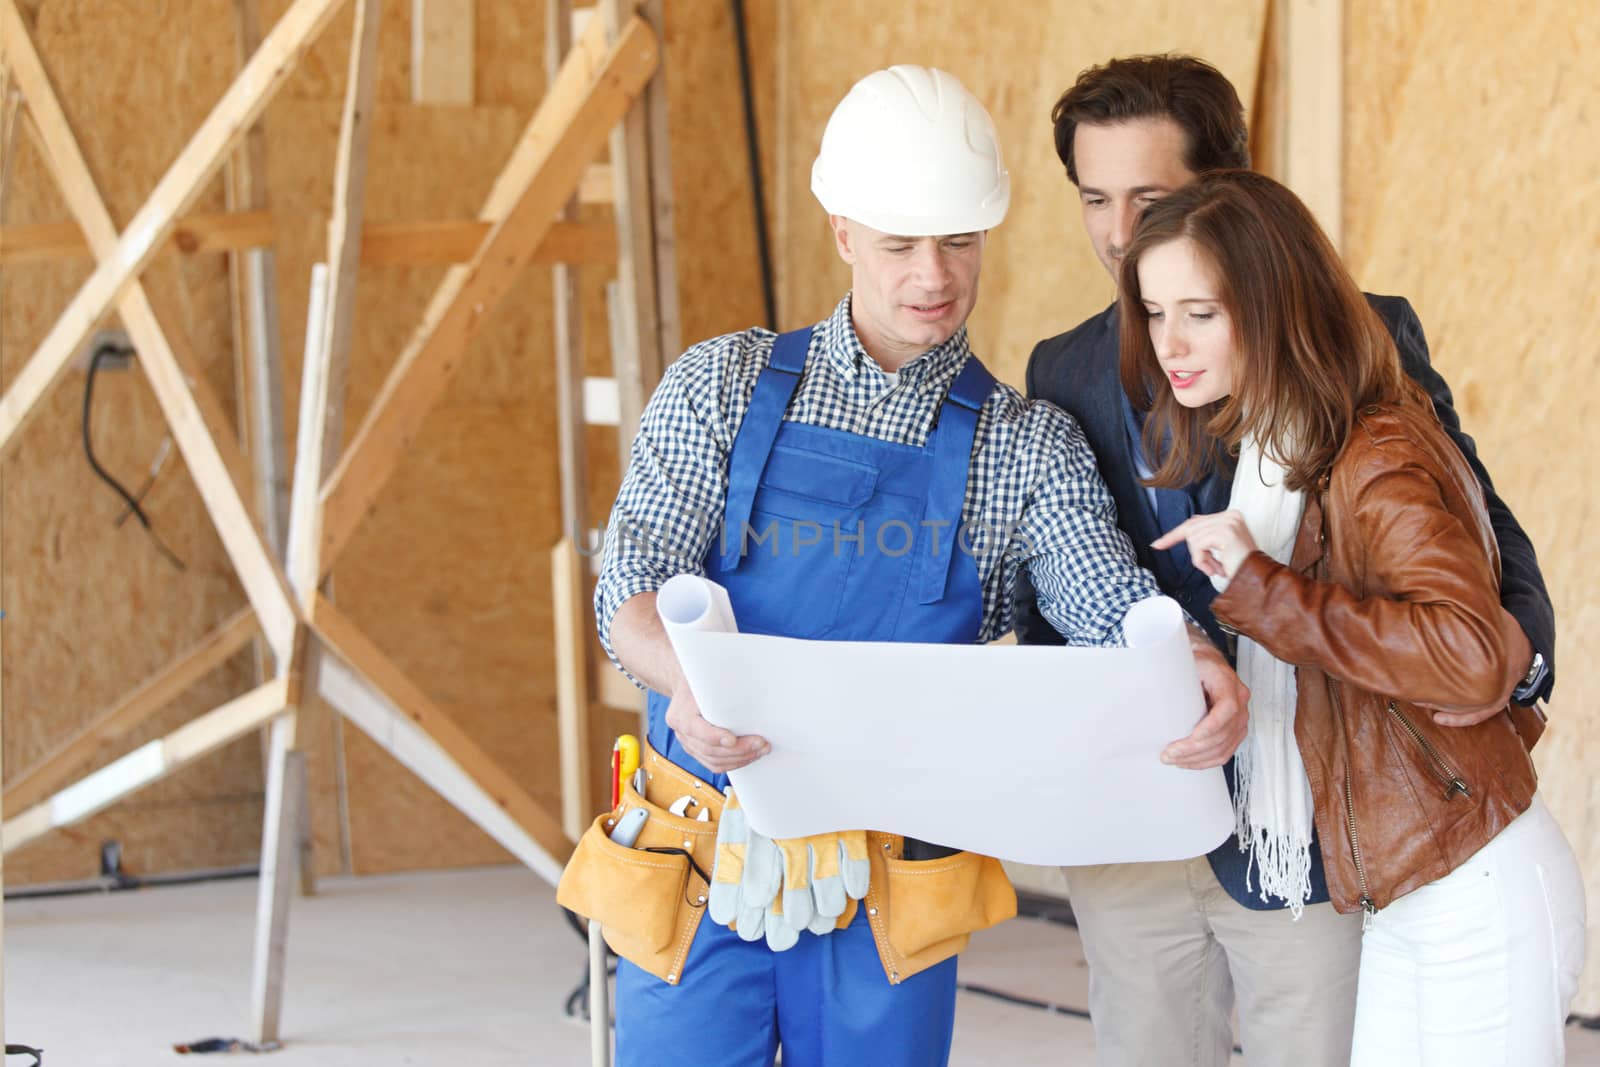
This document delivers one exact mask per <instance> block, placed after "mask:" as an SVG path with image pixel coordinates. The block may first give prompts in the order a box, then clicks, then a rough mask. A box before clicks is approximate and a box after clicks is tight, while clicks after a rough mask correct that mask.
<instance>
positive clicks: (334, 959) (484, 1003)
mask: <svg viewBox="0 0 1600 1067" xmlns="http://www.w3.org/2000/svg"><path fill="white" fill-rule="evenodd" d="M320 888H321V891H320V892H319V894H318V895H317V896H316V897H314V898H310V899H301V900H297V901H296V902H295V906H294V911H293V914H292V920H291V931H290V944H289V957H288V960H289V962H288V967H289V981H288V987H287V991H286V995H285V1005H284V1014H283V1025H284V1033H285V1035H286V1037H287V1041H286V1044H285V1047H284V1048H283V1049H282V1050H281V1051H279V1052H277V1053H275V1054H274V1055H273V1056H272V1058H271V1060H270V1062H272V1063H274V1064H282V1065H284V1067H294V1065H296V1064H304V1065H308V1067H309V1065H313V1064H314V1065H316V1067H355V1065H363V1067H365V1065H379V1064H381V1065H384V1067H389V1065H403V1064H418V1065H424V1064H427V1065H432V1064H463V1065H472V1067H500V1065H505V1067H511V1065H518V1067H522V1065H529V1064H574V1065H581V1064H585V1063H587V1062H588V1059H587V1056H588V1031H587V1029H586V1028H585V1026H584V1025H582V1024H580V1023H577V1022H574V1021H571V1020H569V1019H566V1018H565V1017H564V1016H563V1014H562V1005H563V1002H564V1001H565V999H566V997H567V994H568V993H569V992H570V991H571V990H572V988H573V986H574V985H575V984H576V983H577V981H578V980H579V979H580V977H581V975H582V973H583V970H584V966H585V950H584V946H583V943H582V942H581V941H580V940H579V938H578V936H577V935H576V934H575V933H574V932H573V930H572V929H571V928H570V927H569V926H568V925H567V924H566V922H565V921H564V919H563V918H562V917H561V915H560V913H559V912H558V911H557V909H556V906H555V903H554V894H553V892H552V890H551V889H550V888H549V887H548V886H546V885H545V884H543V883H542V882H540V881H539V880H538V879H537V878H535V877H534V876H533V875H532V874H530V873H529V872H527V871H525V870H521V869H515V868H490V869H480V870H470V871H452V872H440V873H431V874H411V875H400V876H389V877H380V878H359V879H349V878H347V879H327V880H325V881H324V882H323V883H322V885H321V887H320ZM255 892H256V886H255V883H254V882H253V881H231V882H213V883H209V884H204V885H194V886H181V887H172V888H164V889H150V890H142V891H138V892H127V893H116V894H109V895H97V896H75V897H58V898H50V899H40V900H12V901H8V902H7V903H6V906H5V970H6V974H5V979H6V981H5V995H6V1012H5V1021H6V1039H7V1040H9V1041H12V1042H21V1043H23V1044H28V1045H34V1046H38V1047H41V1048H43V1049H44V1050H45V1054H46V1055H45V1061H44V1062H45V1064H46V1065H47V1067H77V1065H80V1064H81V1065H91V1067H144V1065H147V1064H170V1063H174V1062H175V1061H176V1056H175V1054H174V1052H173V1051H172V1045H173V1044H174V1043H176V1042H183V1041H194V1040H198V1039H201V1038H205V1037H213V1036H220V1037H235V1036H243V1035H244V1034H245V1033H246V1031H247V1029H248V1020H249V1017H250V979H249V970H250V951H251V949H250V946H251V938H252V936H253V929H252V927H253V922H254V918H253V917H254V913H255ZM961 979H962V981H963V983H967V984H972V985H979V986H985V987H990V988H993V989H997V990H1000V991H1003V992H1006V993H1010V994H1012V995H1015V996H1019V997H1023V998H1028V999H1031V1000H1036V1001H1046V1002H1051V1003H1055V1004H1059V1005H1063V1006H1067V1007H1072V1008H1082V1007H1084V1006H1085V1005H1086V1003H1087V995H1086V986H1087V975H1086V969H1085V966H1084V963H1083V956H1082V954H1081V952H1080V951H1079V947H1078V941H1077V935H1076V932H1075V931H1074V930H1072V929H1071V928H1070V927H1066V926H1063V925H1060V924H1057V923H1050V922H1045V921H1043V920H1036V919H1019V920H1016V921H1013V922H1011V923H1007V924H1006V925H1004V926H1002V927H1000V928H998V929H996V930H991V931H986V932H985V933H983V934H980V935H979V936H978V937H976V938H975V939H974V942H973V946H972V948H971V949H970V950H969V951H968V952H967V954H966V955H964V956H963V957H962V963H961ZM1568 1034H1569V1037H1568V1056H1569V1058H1568V1062H1569V1063H1572V1064H1600V1033H1597V1032H1594V1031H1579V1030H1577V1029H1569V1031H1568ZM1093 1049H1094V1040H1093V1032H1092V1030H1091V1029H1090V1026H1089V1023H1088V1021H1087V1020H1086V1019H1082V1018H1078V1017H1076V1016H1073V1015H1071V1014H1062V1013H1051V1012H1047V1011H1043V1010H1040V1009H1038V1008H1033V1007H1025V1006H1021V1005H1016V1004H1011V1003H1007V1002H1005V1001H1003V1000H1000V999H996V998H993V997H989V996H984V995H980V994H978V993H975V992H963V993H961V994H960V998H959V1001H958V1013H957V1022H956V1035H955V1050H954V1054H953V1056H952V1063H954V1064H958V1065H973V1067H976V1065H992V1064H1006V1065H1014V1067H1031V1065H1035V1064H1037V1065H1045V1064H1048V1065H1050V1067H1077V1065H1088V1064H1090V1063H1092V1061H1093ZM1234 1060H1235V1062H1236V1063H1238V1062H1242V1061H1241V1059H1240V1057H1237V1056H1235V1057H1234ZM16 1062H21V1061H20V1059H19V1060H17V1061H16ZM179 1062H190V1061H179ZM198 1062H201V1063H204V1062H207V1061H205V1060H201V1061H198ZM708 1067H714V1065H708Z"/></svg>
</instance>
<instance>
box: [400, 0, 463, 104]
mask: <svg viewBox="0 0 1600 1067" xmlns="http://www.w3.org/2000/svg"><path fill="white" fill-rule="evenodd" d="M472 4H473V0H411V102H412V103H414V104H455V105H458V106H466V105H469V104H471V103H472V92H473V85H472V81H473V66H472V60H473V50H474V47H475V45H474V41H475V38H476V33H475V21H476V19H475V16H474V13H473V9H472Z"/></svg>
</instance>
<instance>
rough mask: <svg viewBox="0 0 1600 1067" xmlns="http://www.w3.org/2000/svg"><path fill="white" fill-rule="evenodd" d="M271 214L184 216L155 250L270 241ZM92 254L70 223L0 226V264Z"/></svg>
mask: <svg viewBox="0 0 1600 1067" xmlns="http://www.w3.org/2000/svg"><path fill="white" fill-rule="evenodd" d="M274 236H275V235H274V233H273V228H272V214H271V213H270V212H267V211H237V212H222V213H220V214H208V215H189V216H187V217H185V218H183V219H182V220H180V221H179V222H178V223H177V224H176V225H175V226H174V227H173V229H172V235H171V236H170V237H168V238H167V241H166V243H165V244H164V245H162V246H161V251H160V253H158V254H160V255H182V256H202V255H208V254H210V253H214V252H236V251H239V250H240V249H246V248H258V247H261V246H263V245H270V244H272V242H273V239H274ZM92 255H93V253H92V252H91V251H90V250H89V242H88V241H86V240H85V239H84V236H83V231H82V230H80V229H79V228H78V224H77V223H75V222H41V223H36V224H34V225H30V226H5V227H0V266H7V267H13V266H18V265H20V264H24V263H54V262H58V261H60V260H73V259H88V258H90V257H91V256H92Z"/></svg>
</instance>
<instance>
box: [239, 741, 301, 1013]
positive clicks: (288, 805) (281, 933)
mask: <svg viewBox="0 0 1600 1067" xmlns="http://www.w3.org/2000/svg"><path fill="white" fill-rule="evenodd" d="M283 742H284V737H283V735H282V734H281V733H280V732H279V731H277V730H274V731H273V732H272V735H271V740H270V741H269V742H268V745H269V748H268V758H267V794H266V811H265V817H264V818H263V820H262V841H261V873H260V876H259V880H258V883H257V884H258V885H259V886H260V887H261V889H260V891H258V892H257V894H256V930H255V953H254V956H253V957H252V959H253V963H252V965H251V970H250V1004H251V1023H252V1026H251V1034H252V1036H253V1037H254V1040H255V1042H256V1044H264V1043H266V1042H268V1041H277V1040H279V1037H280V1034H279V1025H280V1022H281V1019H282V1014H283V973H284V958H285V952H286V950H287V949H288V946H289V924H288V921H287V918H288V907H289V900H290V897H291V896H292V895H293V894H292V893H291V892H290V886H291V885H292V883H293V882H294V876H295V870H296V867H297V866H298V850H297V849H296V847H295V845H296V834H297V831H298V829H299V826H300V816H301V814H302V813H303V811H304V807H305V803H306V793H307V790H306V754H305V753H304V752H289V751H285V750H284V749H283V748H282V747H281V746H282V745H283ZM269 886H270V887H272V890H271V891H270V892H269V891H268V890H267V887H269ZM279 909H281V911H280V910H279Z"/></svg>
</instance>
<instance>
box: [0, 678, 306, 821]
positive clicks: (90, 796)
mask: <svg viewBox="0 0 1600 1067" xmlns="http://www.w3.org/2000/svg"><path fill="white" fill-rule="evenodd" d="M285 687H286V682H285V680H284V679H282V678H275V679H273V680H272V681H270V682H267V683H266V684H265V685H262V686H260V687H258V688H256V689H253V690H251V691H250V692H248V693H246V694H245V695H244V696H241V697H236V698H235V699H233V700H230V701H228V703H226V704H224V705H222V706H221V707H219V708H215V709H213V710H212V711H208V712H206V713H205V714H204V715H202V716H200V717H199V718H198V719H195V720H194V721H193V722H190V723H187V724H185V725H183V726H180V727H178V729H176V730H174V731H173V732H172V733H170V734H168V735H167V736H166V737H163V738H159V739H157V740H155V741H151V742H149V743H148V744H144V745H141V746H140V747H138V748H136V749H134V750H133V751H132V752H130V753H128V754H127V755H126V756H123V757H122V758H121V759H118V760H116V761H114V762H112V763H110V764H108V765H106V766H105V767H102V768H101V769H100V770H98V771H95V772H94V773H92V774H90V775H88V776H86V777H84V778H82V779H80V780H79V781H78V782H76V783H74V784H73V785H70V786H68V787H67V788H65V789H63V790H61V791H60V792H58V793H56V794H55V795H54V796H52V797H50V798H49V799H48V800H46V801H44V802H42V803H39V804H35V805H34V806H33V807H31V808H29V809H27V810H26V811H23V812H22V813H21V814H18V815H15V816H12V817H11V818H9V819H7V820H6V821H5V825H4V829H3V830H0V834H3V837H4V850H5V851H6V852H10V851H12V850H13V849H17V848H21V847H22V846H23V845H26V844H28V843H29V842H30V841H33V840H36V839H37V838H38V837H40V836H41V835H43V834H45V833H47V832H49V831H50V830H54V829H59V828H60V827H63V826H69V825H71V824H72V823H75V822H79V821H81V820H83V819H87V818H88V817H89V816H91V815H94V814H96V813H97V812H100V811H103V810H105V809H106V808H108V807H110V806H111V805H112V804H114V803H116V802H117V801H119V800H121V799H122V798H124V797H126V796H128V795H129V794H131V793H134V792H137V791H138V790H140V789H143V788H144V787H145V786H147V785H150V784H151V783H153V782H158V781H160V780H161V779H163V778H165V777H167V776H168V775H170V774H172V773H173V772H174V771H177V770H179V769H181V768H183V767H187V766H188V765H189V764H191V763H193V762H194V761H195V760H197V759H200V758H201V757H203V756H206V755H209V754H210V753H212V752H215V751H216V750H217V749H219V748H221V747H222V746H223V745H226V744H228V743H229V742H231V741H235V740H237V739H239V738H241V737H243V736H245V735H246V734H248V733H250V732H252V731H254V730H259V729H260V728H261V727H262V726H264V725H265V724H266V723H267V722H268V721H270V720H271V719H272V718H273V716H275V715H279V714H282V712H283V708H284V690H285Z"/></svg>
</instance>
